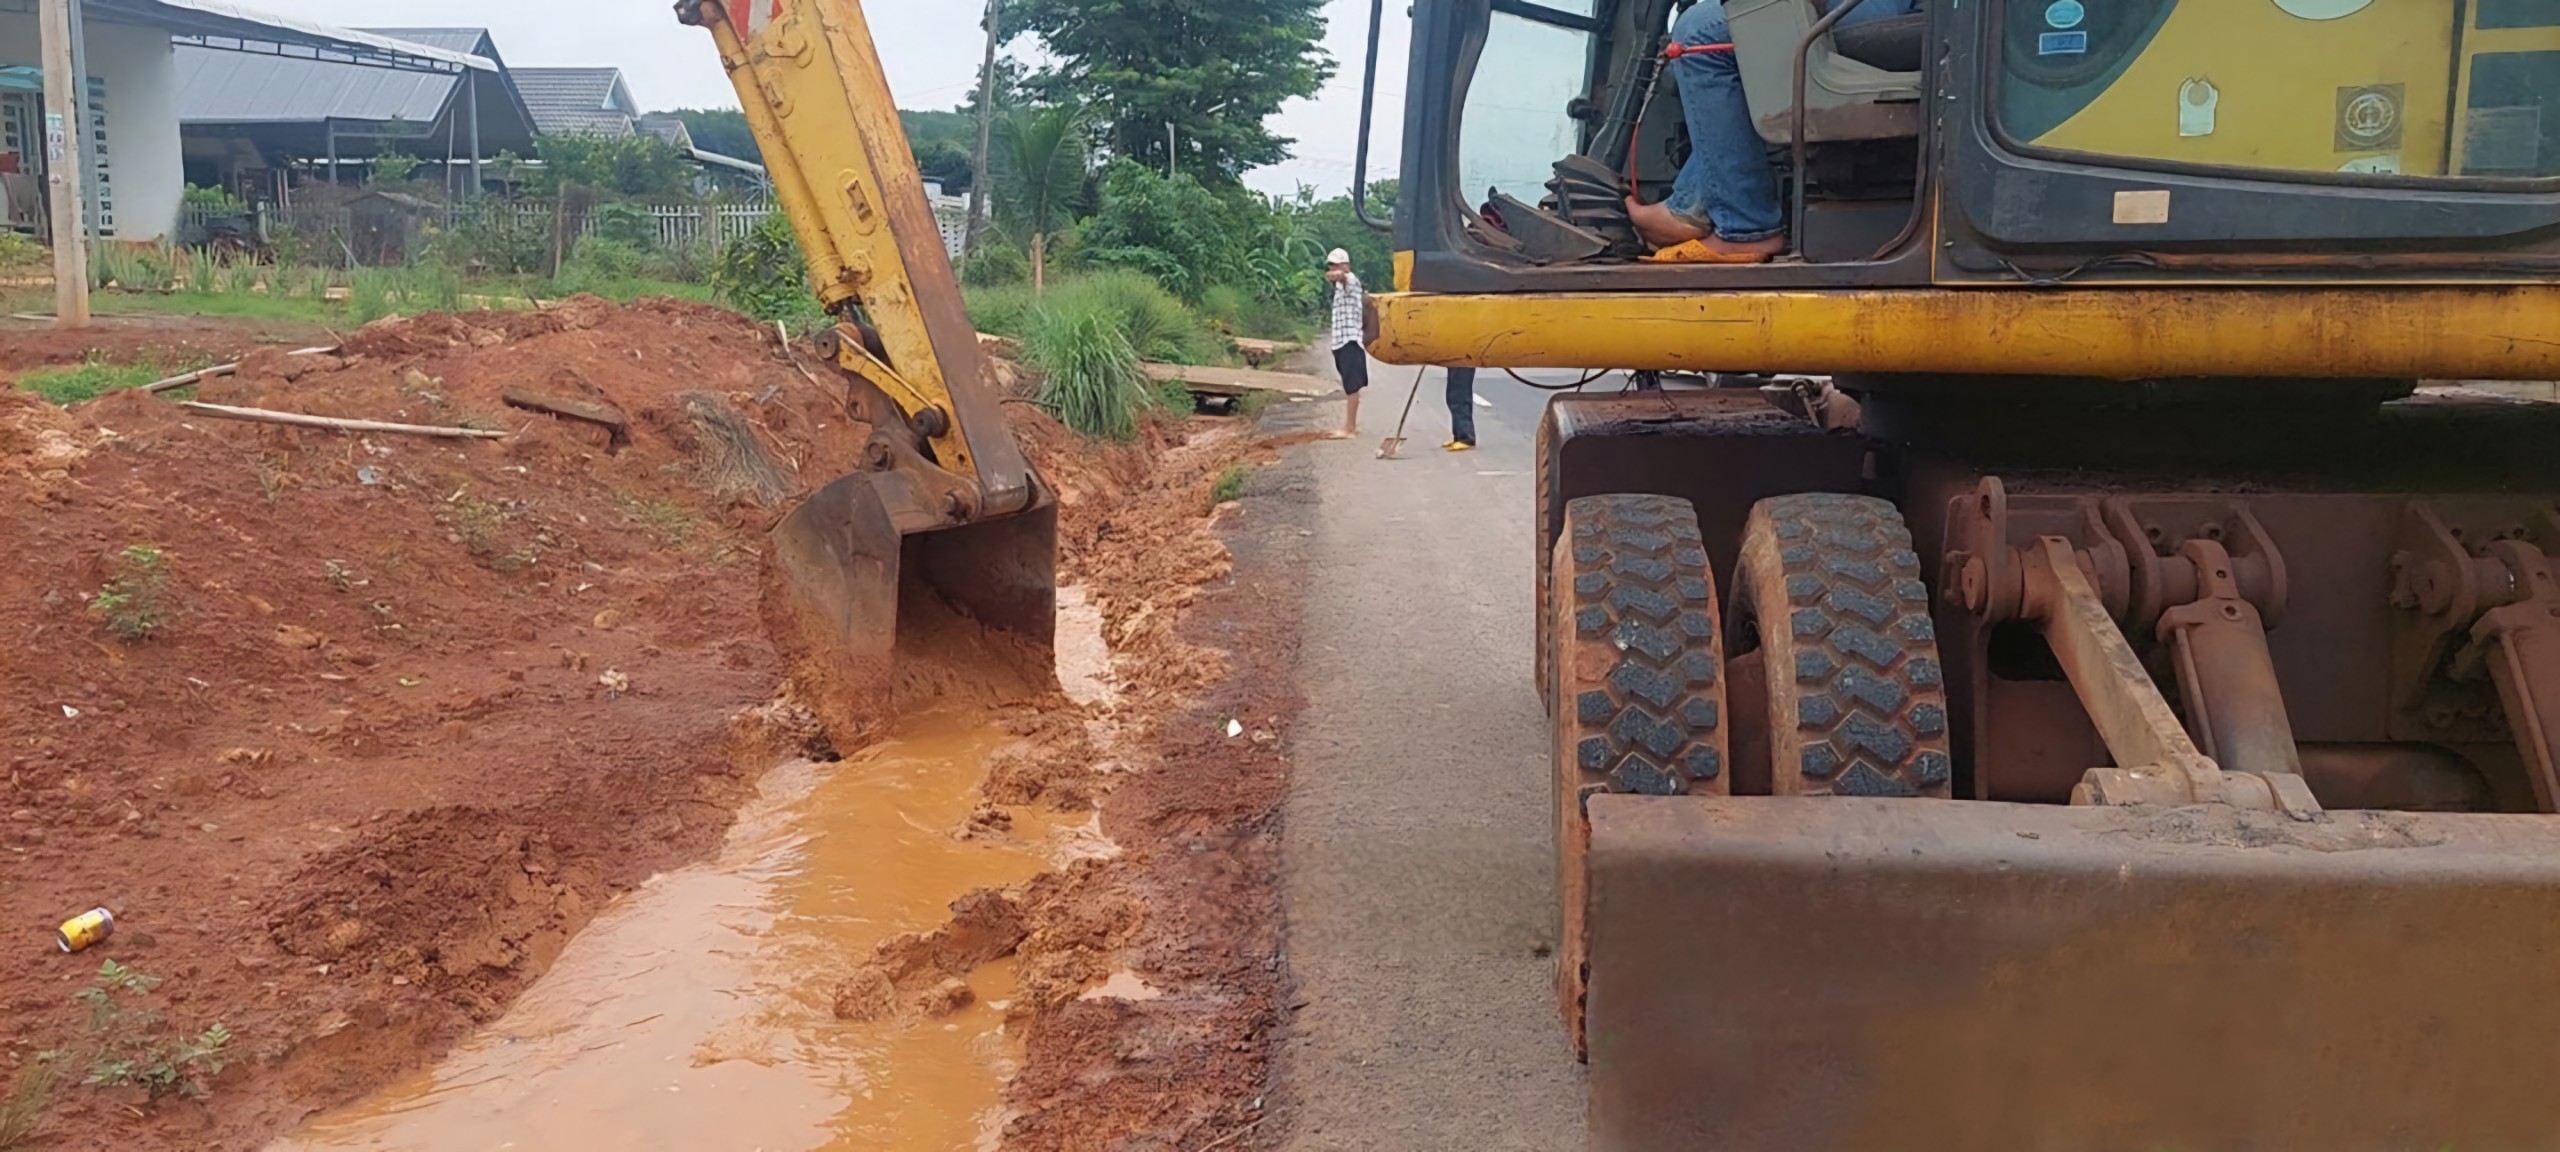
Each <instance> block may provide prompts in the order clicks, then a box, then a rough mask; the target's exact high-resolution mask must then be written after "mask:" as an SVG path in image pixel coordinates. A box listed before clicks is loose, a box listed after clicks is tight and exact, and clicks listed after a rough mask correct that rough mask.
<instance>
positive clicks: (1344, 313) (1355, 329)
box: [1324, 248, 1369, 440]
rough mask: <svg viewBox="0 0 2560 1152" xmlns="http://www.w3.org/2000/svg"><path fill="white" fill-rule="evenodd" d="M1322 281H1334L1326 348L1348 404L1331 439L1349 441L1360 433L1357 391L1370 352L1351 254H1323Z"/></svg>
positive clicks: (1364, 383) (1365, 383) (1362, 384)
mask: <svg viewBox="0 0 2560 1152" xmlns="http://www.w3.org/2000/svg"><path fill="white" fill-rule="evenodd" d="M1324 278H1325V279H1327V280H1331V281H1333V321H1332V324H1331V325H1330V327H1329V328H1328V330H1327V334H1326V337H1325V338H1326V341H1327V343H1326V345H1325V346H1326V347H1327V348H1330V349H1332V350H1333V366H1334V368H1335V369H1336V370H1337V371H1339V372H1340V373H1341V375H1342V394H1343V396H1344V398H1345V402H1346V403H1347V405H1348V410H1347V411H1346V412H1345V414H1344V415H1343V418H1342V431H1340V432H1337V433H1334V436H1333V438H1334V439H1336V440H1349V439H1351V438H1352V437H1354V436H1358V435H1359V434H1360V390H1361V389H1363V388H1366V387H1368V386H1369V349H1368V348H1367V346H1366V345H1365V344H1364V343H1363V341H1362V335H1363V331H1364V329H1363V325H1364V318H1363V314H1362V312H1363V306H1364V300H1365V293H1364V292H1363V291H1362V290H1361V287H1360V274H1359V273H1357V272H1353V271H1352V270H1351V253H1349V252H1345V251H1343V250H1342V249H1340V248H1336V249H1334V250H1333V251H1331V252H1328V253H1326V254H1325V257H1324Z"/></svg>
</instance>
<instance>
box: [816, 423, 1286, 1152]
mask: <svg viewBox="0 0 2560 1152" xmlns="http://www.w3.org/2000/svg"><path fill="white" fill-rule="evenodd" d="M1193 428H1194V435H1192V436H1191V437H1190V438H1189V441H1188V442H1187V443H1184V444H1182V445H1180V446H1177V447H1172V448H1170V449H1168V448H1167V447H1166V443H1167V437H1166V434H1165V430H1164V429H1162V428H1154V429H1150V431H1149V434H1148V437H1147V440H1146V441H1145V442H1144V443H1142V444H1140V445H1138V446H1136V447H1134V448H1127V449H1119V450H1115V451H1108V452H1101V453H1096V452H1094V451H1093V450H1092V449H1091V448H1090V447H1089V446H1086V447H1083V448H1081V449H1080V450H1079V451H1077V452H1075V453H1074V454H1073V455H1072V456H1070V455H1069V454H1068V453H1067V452H1066V451H1065V450H1066V449H1069V448H1073V447H1075V446H1074V445H1072V444H1068V443H1062V442H1060V441H1059V440H1058V437H1059V436H1060V435H1062V434H1061V433H1057V432H1055V431H1054V430H1053V429H1052V427H1051V426H1047V425H1044V424H1042V423H1041V422H1038V421H1034V422H1031V426H1030V427H1028V428H1026V429H1025V430H1024V433H1023V439H1024V440H1025V442H1026V443H1027V444H1029V445H1030V447H1031V449H1032V452H1033V454H1034V456H1035V458H1037V459H1039V460H1040V461H1041V462H1042V463H1043V465H1044V472H1046V473H1048V474H1050V475H1052V476H1054V477H1056V478H1057V479H1058V482H1059V483H1060V484H1061V486H1062V487H1065V488H1067V489H1069V491H1070V493H1071V494H1072V495H1073V496H1074V497H1076V498H1075V499H1073V500H1071V501H1070V502H1069V505H1068V507H1069V509H1070V512H1069V514H1068V515H1067V516H1066V517H1064V527H1063V528H1062V536H1063V538H1064V539H1065V540H1066V542H1067V548H1066V550H1065V554H1064V556H1063V557H1062V575H1061V579H1062V580H1063V581H1066V582H1070V583H1082V584H1083V585H1085V587H1086V588H1087V590H1088V592H1089V594H1090V595H1091V597H1092V600H1093V602H1094V603H1095V604H1096V605H1097V606H1099V607H1100V608H1101V610H1102V614H1103V617H1104V624H1103V632H1104V636H1105V638H1106V639H1107V640H1108V641H1109V642H1110V644H1111V647H1112V650H1113V656H1114V661H1115V668H1116V670H1117V671H1118V673H1119V690H1120V693H1121V695H1120V697H1119V699H1118V700H1117V702H1116V703H1114V704H1112V705H1110V706H1107V707H1103V708H1098V709H1090V710H1086V709H1076V708H1074V707H1072V706H1065V705H1063V704H1062V702H1060V701H1055V700H1052V701H1043V702H1040V703H1039V705H1038V706H1036V707H1017V708H1015V709H1013V710H1011V712H1010V713H1009V714H1008V715H1007V716H1006V718H1005V721H1004V722H1005V723H1007V724H1008V726H1009V727H1010V728H1011V730H1012V733H1013V734H1014V735H1016V736H1018V737H1020V738H1021V739H1020V741H1019V743H1017V744H1016V745H1014V746H1012V747H1010V748H1008V749H1006V750H1005V751H1003V752H1001V753H999V754H998V755H997V756H995V757H992V758H991V763H990V765H989V774H988V779H987V781H986V784H985V786H984V791H985V793H986V796H987V799H988V801H989V805H990V808H992V809H996V810H998V811H1000V809H1001V806H1003V805H1019V804H1029V803H1042V804H1045V805H1048V806H1051V807H1055V808H1062V809H1078V808H1087V807H1093V806H1097V805H1098V807H1099V808H1100V812H1101V820H1102V829H1103V831H1104V833H1105V834H1106V835H1107V836H1109V837H1110V838H1111V840H1112V841H1113V842H1115V843H1116V844H1117V845H1119V847H1120V849H1121V852H1120V854H1119V855H1117V856H1115V857H1112V858H1110V859H1107V860H1099V861H1094V860H1088V861H1083V862H1080V863H1078V864H1075V865H1074V866H1072V867H1069V868H1067V869H1064V870H1062V871H1059V872H1054V873H1050V874H1047V875H1044V876H1041V877H1039V878H1037V879H1035V880H1033V881H1031V882H1029V883H1027V884H1024V885H1021V886H1019V887H1016V888H1013V889H1008V890H1001V891H999V890H982V891H979V892H974V893H971V894H969V895H968V896H966V897H963V898H962V899H961V900H959V901H957V902H955V903H954V904H953V906H952V907H953V913H954V915H953V918H952V920H951V922H950V923H949V924H947V925H945V926H944V927H943V928H941V929H939V930H936V931H934V932H930V933H919V934H912V935H908V936H904V937H900V938H897V939H894V940H891V941H888V942H887V943H885V944H883V945H882V946H881V948H880V949H879V950H878V952H877V953H876V954H875V955H874V957H873V958H872V959H871V961H870V962H869V963H867V964H865V965H864V966H862V967H861V968H860V969H859V970H857V972H856V974H855V975H854V976H853V977H851V978H850V979H847V980H846V981H844V982H843V983H842V984H841V985H840V986H839V987H838V988H837V990H836V993H837V995H836V1008H837V1012H838V1014H839V1015H841V1016H845V1017H848V1018H857V1019H869V1018H877V1017H882V1016H890V1015H902V1016H905V1017H907V1018H909V1019H917V1018H929V1017H930V1011H929V1006H930V1004H931V1003H932V1002H933V999H934V997H935V995H936V994H937V989H939V988H942V987H944V986H945V985H946V984H947V982H949V981H951V980H954V979H957V978H964V977H966V976H967V975H968V974H969V972H970V971H971V970H972V969H974V968H975V967H977V966H979V965H981V964H984V963H987V962H989V961H991V960H995V959H997V958H1000V957H1004V956H1008V955H1009V956H1011V957H1013V963H1014V968H1015V976H1016V993H1015V996H1014V998H1013V1001H1012V1003H1011V1006H1010V1014H1011V1016H1012V1017H1013V1020H1014V1027H1015V1029H1016V1030H1017V1031H1019V1033H1020V1034H1021V1035H1022V1036H1023V1037H1024V1042H1025V1059H1024V1061H1023V1064H1022V1068H1021V1070H1020V1071H1019V1072H1018V1073H1017V1075H1016V1076H1015V1077H1014V1079H1013V1080H1012V1081H1011V1083H1010V1084H1009V1085H1008V1088H1007V1092H1006V1099H1007V1105H1008V1108H1009V1110H1010V1112H1011V1113H1012V1115H1011V1118H1010V1120H1009V1122H1008V1124H1007V1126H1006V1128H1005V1132H1004V1146H1005V1147H1006V1148H1008V1149H1015V1150H1022V1152H1048V1150H1059V1152H1069V1150H1075V1152H1081V1150H1086V1149H1092V1150H1102V1149H1135V1148H1167V1149H1171V1148H1198V1147H1203V1146H1206V1145H1208V1144H1210V1143H1212V1142H1215V1141H1218V1140H1221V1139H1226V1138H1228V1137H1231V1136H1241V1135H1242V1134H1243V1133H1244V1132H1245V1131H1246V1130H1247V1129H1249V1128H1250V1127H1251V1126H1252V1125H1253V1124H1254V1123H1255V1121H1256V1119H1257V1115H1258V1114H1257V1113H1256V1111H1255V1109H1256V1107H1257V1105H1256V1101H1258V1100H1259V1098H1260V1097H1261V1095H1262V1091H1263V1086H1264V1084H1265V1083H1266V1077H1267V1072H1268V1063H1269V1051H1268V1047H1269V1040H1270V1035H1271V1031H1272V1029H1273V1027H1274V1024H1275V1022H1276V1019H1277V1011H1276V1007H1275V1004H1276V997H1277V995H1278V992H1279V984H1278V980H1279V977H1278V973H1277V969H1278V964H1277V960H1276V958H1277V955H1278V948H1279V916H1280V906H1279V899H1278V895H1277V888H1276V885H1275V876H1276V870H1277V865H1278V856H1277V853H1278V842H1277V837H1276V835H1275V831H1276V830H1275V828H1274V826H1273V821H1274V820H1275V819H1276V817H1277V813H1278V811H1279V807H1280V803H1281V801H1282V799H1283V796H1284V793H1285V788H1286V783H1287V760H1286V757H1285V754H1284V751H1283V749H1284V747H1285V743H1284V741H1283V738H1282V736H1281V732H1282V730H1283V729H1285V727H1286V726H1287V725H1288V724H1289V723H1290V722H1291V721H1293V720H1294V718H1295V717H1296V715H1297V712H1298V708H1299V700H1298V695H1297V689H1296V687H1295V684H1294V682H1293V673H1292V668H1291V663H1292V660H1293V658H1294V651H1295V644H1296V637H1297V634H1298V630H1297V621H1296V620H1295V618H1294V616H1295V611H1296V598H1295V596H1294V595H1292V594H1291V590H1290V589H1289V588H1287V587H1286V586H1285V583H1284V574H1282V573H1280V572H1279V571H1278V570H1277V568H1276V566H1274V565H1271V564H1267V563H1253V564H1251V565H1249V566H1248V567H1246V568H1243V569H1238V568H1237V567H1236V566H1235V565H1234V564H1233V563H1232V562H1231V561H1230V558H1229V555H1228V551H1227V548H1226V546H1225V544H1224V543H1223V542H1222V541H1221V538H1220V535H1219V532H1218V530H1217V521H1216V520H1215V519H1214V518H1213V515H1212V510H1211V508H1210V506H1209V502H1210V495H1211V491H1212V489H1213V488H1214V487H1215V485H1216V484H1217V482H1218V479H1219V477H1220V476H1221V475H1222V474H1223V473H1225V472H1226V471H1227V470H1228V469H1229V468H1231V467H1234V466H1236V465H1237V464H1238V463H1240V462H1242V461H1244V460H1246V459H1248V458H1250V457H1253V456H1256V455H1261V454H1263V453H1265V452H1266V451H1267V447H1266V446H1265V445H1254V444H1248V443H1247V442H1246V441H1245V440H1244V438H1243V437H1242V436H1241V435H1240V429H1238V428H1237V427H1236V426H1234V425H1233V424H1229V423H1223V422H1221V423H1216V424H1212V423H1208V422H1200V423H1195V424H1194V426H1193ZM1088 719H1098V720H1101V721H1102V722H1103V727H1104V729H1105V730H1106V731H1108V732H1109V733H1110V734H1111V735H1110V736H1109V737H1108V738H1107V741H1106V744H1107V747H1105V746H1097V745H1096V743H1095V741H1094V740H1093V739H1092V738H1091V737H1090V735H1089V728H1088V726H1087V724H1086V723H1085V721H1086V720H1088ZM1231 719H1233V720H1235V721H1236V728H1237V733H1238V734H1237V735H1234V736H1230V735H1228V729H1229V721H1230V720H1231ZM981 818H982V819H985V818H987V817H986V814H985V813H982V816H981ZM999 818H1000V817H999ZM1124 970H1125V971H1128V972H1131V973H1134V974H1135V975H1137V976H1138V977H1139V978H1140V979H1142V980H1143V981H1145V982H1146V984H1147V985H1148V986H1149V987H1150V988H1153V989H1155V990H1157V991H1159V992H1161V993H1162V994H1161V995H1159V996H1156V997H1154V998H1149V999H1137V1000H1129V999H1119V998H1102V997H1096V998H1088V997H1087V996H1086V995H1085V994H1086V993H1088V992H1090V991H1092V990H1093V989H1095V988H1096V986H1098V985H1101V984H1102V983H1104V982H1105V981H1106V980H1107V979H1108V978H1109V977H1110V976H1112V975H1113V974H1114V973H1115V972H1119V971H1124ZM926 1026H930V1025H929V1024H928V1025H926Z"/></svg>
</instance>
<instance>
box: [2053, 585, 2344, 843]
mask: <svg viewBox="0 0 2560 1152" xmlns="http://www.w3.org/2000/svg"><path fill="white" fill-rule="evenodd" d="M2020 569H2021V577H2022V580H2023V583H2024V585H2025V590H2024V591H2025V595H2024V597H2023V602H2022V604H2021V611H2022V613H2023V614H2024V617H2025V618H2026V619H2029V620H2033V621H2035V622H2036V623H2037V624H2039V625H2040V626H2042V628H2043V630H2044V636H2045V643H2046V644H2047V645H2049V646H2050V647H2051V648H2052V649H2053V654H2054V658H2055V659H2056V660H2058V661H2060V662H2061V664H2062V669H2063V674H2064V675H2065V676H2067V677H2069V678H2070V680H2071V688H2072V691H2073V692H2075V693H2077V694H2078V695H2079V697H2080V704H2081V706H2082V707H2083V708H2085V709H2086V710H2087V711H2088V713H2089V718H2090V720H2091V721H2092V722H2093V723H2095V724H2096V725H2097V728H2098V734H2099V736H2100V737H2101V738H2102V739H2104V740H2105V741H2106V744H2107V751H2108V753H2109V754H2110V755H2112V756H2113V757H2114V758H2115V761H2116V763H2117V764H2118V765H2119V767H2114V768H2092V769H2090V770H2089V773H2088V775H2087V776H2085V777H2083V778H2082V780H2081V783H2080V786H2079V787H2077V788H2074V789H2073V790H2072V794H2071V798H2072V802H2073V803H2075V804H2094V805H2117V804H2230V805H2232V806H2234V807H2240V808H2254V809H2262V810H2275V811H2281V812H2284V813H2286V814H2288V815H2291V816H2294V817H2296V818H2301V819H2309V818H2311V817H2314V816H2317V815H2318V814H2319V812H2320V802H2319V801H2318V800H2316V799H2313V798H2312V795H2311V788H2310V786H2309V785H2307V784H2305V783H2304V782H2303V780H2302V777H2301V776H2300V775H2297V774H2290V773H2282V772H2278V773H2266V774H2252V773H2241V772H2225V771H2223V770H2222V767H2221V765H2219V764H2217V763H2215V762H2214V760H2213V758H2211V757H2209V756H2206V755H2205V754H2204V753H2203V752H2202V751H2200V750H2198V748H2197V747H2196V745H2195V742H2194V741H2193V740H2191V739H2189V738H2188V736H2187V730H2186V728H2185V726H2184V725H2181V724H2180V723H2179V722H2178V716H2177V713H2176V712H2174V711H2172V710H2171V709H2170V707H2169V701H2168V700H2167V699H2166V698H2165V697H2163V696H2161V694H2160V689H2159V687H2158V685H2156V684H2154V683H2152V680H2151V674H2150V672H2149V671H2148V670H2146V669H2144V668H2143V666H2142V660H2141V658H2140V657H2138V656H2136V655H2135V654H2134V651H2133V645H2132V644H2130V643H2128V642H2127V641H2126V640H2125V638H2124V633H2123V631H2122V630H2121V629H2119V628H2118V627H2117V626H2116V621H2115V617H2114V616H2113V615H2111V614H2110V613H2109V612H2108V611H2107V607H2106V605H2105V603H2104V602H2102V601H2101V600H2100V599H2099V597H2098V591H2097V588H2096V586H2095V585H2094V584H2093V583H2092V581H2091V580H2090V579H2089V574H2088V573H2087V572H2085V571H2083V570H2082V568H2081V565H2080V561H2079V558H2078V555H2077V553H2076V551H2075V550H2074V549H2073V548H2072V547H2071V542H2070V541H2068V540H2065V539H2062V538H2060V537H2046V538H2044V539H2041V540H2038V541H2037V542H2036V546H2035V547H2033V548H2031V549H2028V550H2027V552H2026V554H2025V555H2024V556H2023V557H2021V564H2020Z"/></svg>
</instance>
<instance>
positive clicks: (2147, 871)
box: [1588, 795, 2560, 1152]
mask: <svg viewBox="0 0 2560 1152" xmlns="http://www.w3.org/2000/svg"><path fill="white" fill-rule="evenodd" d="M1590 817H1591V821H1590V823H1591V848H1590V856H1589V867H1590V900H1591V904H1590V910H1589V929H1588V930H1589V932H1590V937H1589V940H1590V952H1589V957H1590V973H1591V975H1590V999H1589V1029H1590V1061H1591V1067H1590V1128H1591V1134H1592V1139H1591V1143H1592V1146H1593V1147H1594V1148H1601V1149H1681V1150H1693V1149H1737V1150H1742V1149H1747V1150H1750V1152H1788V1150H1794V1149H1823V1150H1827V1152H1839V1150H1847V1149H1879V1150H1891V1152H1912V1150H1917V1149H1928V1150H1932V1152H1945V1150H1970V1149H1982V1150H1986V1152H1988V1150H1998V1152H2030V1150H2044V1149H2052V1150H2057V1152H2060V1150H2070V1152H2084V1150H2113V1149H2122V1150H2126V1152H2164V1150H2172V1149H2188V1150H2195V1152H2205V1150H2216V1152H2219V1150H2227V1149H2267V1150H2278V1149H2284V1150H2291V1149H2342V1150H2347V1149H2352V1150H2363V1149H2375V1150H2380V1149H2413V1150H2423V1152H2437V1150H2440V1149H2459V1150H2466V1152H2467V1150H2474V1149H2481V1150H2486V1149H2528V1148H2555V1147H2560V1091H2554V1090H2553V1088H2552V1086H2551V1070H2550V1069H2551V1063H2552V1056H2553V1054H2554V1052H2555V1051H2560V821H2555V820H2553V819H2551V818H2548V817H2536V816H2483V815H2433V814H2398V813H2333V814H2331V816H2330V817H2329V818H2328V819H2326V820H2324V821H2322V822H2317V823H2295V822H2292V821H2289V820H2287V819H2285V818H2284V817H2282V816H2280V815H2274V814H2257V813H2240V812H2237V811H2236V810H2233V809H2228V808H2188V809H2165V810H2164V809H2149V810H2142V809H2121V808H2116V809H2107V808H2061V807H2035V806H2021V805H2007V804H1990V803H1971V802H1964V803H1954V802H1929V801H1915V800H1856V799H1848V798H1837V797H1824V798H1813V799H1779V798H1765V797H1764V798H1740V799H1729V800H1728V799H1705V798H1681V797H1667V798H1653V797H1640V796H1618V795H1605V796H1595V797H1593V798H1592V799H1591V801H1590Z"/></svg>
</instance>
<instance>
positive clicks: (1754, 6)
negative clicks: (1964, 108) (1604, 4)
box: [1706, 0, 1929, 144]
mask: <svg viewBox="0 0 2560 1152" xmlns="http://www.w3.org/2000/svg"><path fill="white" fill-rule="evenodd" d="M1706 2H1708V3H1714V2H1715V0H1706ZM1837 2H1840V0H1726V3H1725V6H1724V13H1725V19H1726V21H1727V22H1728V23H1730V24H1731V25H1732V26H1733V48H1734V56H1735V58H1736V59H1737V60H1738V61H1739V62H1740V65H1741V69H1742V93H1743V99H1744V100H1745V101H1747V102H1748V103H1749V104H1750V105H1751V122H1752V126H1753V127H1755V128H1757V129H1759V131H1760V138H1761V139H1763V140H1767V141H1768V142H1770V143H1772V144H1785V143H1788V142H1789V138H1788V133H1789V131H1790V130H1791V127H1792V125H1793V123H1794V118H1795V117H1794V112H1795V62H1796V45H1798V44H1801V43H1803V42H1804V37H1805V34H1806V33H1808V32H1811V31H1812V30H1813V25H1814V23H1815V22H1816V21H1818V20H1820V19H1821V18H1822V16H1823V15H1824V14H1825V13H1827V12H1829V11H1830V10H1831V8H1832V7H1834V6H1835V4H1836V3H1837ZM1928 28H1929V19H1928V15H1927V13H1925V12H1915V13H1912V14H1911V15H1908V16H1894V17H1888V18H1886V19H1883V20H1875V21H1870V22H1868V23H1865V24H1856V25H1851V26H1849V27H1846V28H1835V29H1833V30H1832V31H1831V34H1830V35H1828V36H1826V37H1824V38H1823V39H1821V40H1818V41H1816V42H1814V44H1813V47H1812V49H1811V51H1810V52H1809V53H1807V55H1806V57H1805V105H1806V107H1805V142H1806V143H1809V144H1819V143H1824V142H1827V141H1845V140H1893V139H1902V138H1909V137H1917V136H1918V135H1919V134H1920V87H1921V75H1920V69H1921V64H1922V61H1923V59H1924V57H1925V55H1926V53H1927V50H1928Z"/></svg>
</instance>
